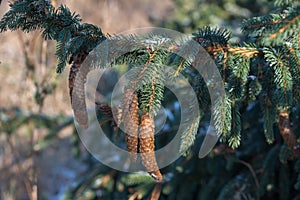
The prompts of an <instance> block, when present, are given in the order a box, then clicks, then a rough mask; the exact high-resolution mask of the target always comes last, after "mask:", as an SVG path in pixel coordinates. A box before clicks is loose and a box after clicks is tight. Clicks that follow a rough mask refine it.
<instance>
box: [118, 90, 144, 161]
mask: <svg viewBox="0 0 300 200" xmlns="http://www.w3.org/2000/svg"><path fill="white" fill-rule="evenodd" d="M122 109H123V110H122V119H123V122H124V132H125V138H126V146H127V151H128V152H129V153H130V160H131V161H132V162H136V160H137V153H138V125H139V116H138V110H139V104H138V98H137V95H136V93H135V92H134V91H133V90H132V89H130V88H125V89H124V96H123V102H122ZM117 123H119V122H117Z"/></svg>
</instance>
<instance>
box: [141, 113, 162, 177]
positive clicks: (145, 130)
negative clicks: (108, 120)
mask: <svg viewBox="0 0 300 200" xmlns="http://www.w3.org/2000/svg"><path fill="white" fill-rule="evenodd" d="M154 130H155V125H154V120H153V118H152V116H151V115H150V114H149V112H146V111H145V112H144V113H143V115H142V117H141V125H140V137H139V139H140V153H141V159H142V163H143V165H144V166H145V168H146V169H147V171H148V172H149V174H150V175H151V176H152V177H153V178H154V179H156V180H161V179H162V178H163V177H162V174H161V173H160V171H159V168H158V166H157V162H156V157H155V152H154Z"/></svg>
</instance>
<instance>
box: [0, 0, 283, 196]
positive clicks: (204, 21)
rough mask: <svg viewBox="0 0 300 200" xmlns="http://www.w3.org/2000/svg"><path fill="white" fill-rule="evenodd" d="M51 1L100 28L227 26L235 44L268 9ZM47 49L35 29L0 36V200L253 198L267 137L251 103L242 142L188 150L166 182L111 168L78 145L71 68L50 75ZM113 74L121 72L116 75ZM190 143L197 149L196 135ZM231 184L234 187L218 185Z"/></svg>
mask: <svg viewBox="0 0 300 200" xmlns="http://www.w3.org/2000/svg"><path fill="white" fill-rule="evenodd" d="M52 3H53V4H54V5H56V6H58V5H60V4H66V5H67V7H69V8H70V10H71V11H73V12H76V13H78V14H80V16H81V17H82V18H83V20H84V22H87V23H92V24H95V25H97V26H99V27H101V28H102V31H103V32H104V33H109V34H115V33H116V34H118V33H121V32H122V31H128V30H130V29H133V28H139V27H149V26H156V27H164V28H169V29H173V30H178V31H180V32H183V33H189V34H191V33H192V32H193V31H196V30H197V28H198V27H203V26H206V25H211V26H221V27H225V28H228V29H230V30H231V31H232V33H233V36H234V37H233V40H234V41H236V42H240V41H243V39H244V38H243V37H242V34H241V30H240V29H239V27H240V24H241V23H242V21H243V20H244V19H248V18H249V17H252V16H258V15H262V14H265V13H267V12H268V11H269V10H270V8H271V6H272V4H270V2H269V1H267V0H255V1H253V0H164V1H158V0H130V1H128V0H85V1H79V0H68V1H66V0H64V1H60V0H57V1H54V0H53V1H52ZM8 9H9V7H8V1H6V0H3V1H2V3H1V6H0V17H2V16H3V14H4V13H5V12H7V11H8ZM54 54H55V43H54V42H53V41H43V40H42V39H41V37H40V33H39V32H32V33H27V34H25V33H22V32H19V31H15V32H5V33H1V34H0V80H2V82H1V84H0V92H1V95H0V199H4V200H12V199H18V200H27V199H30V200H34V199H53V200H56V199H63V198H64V199H131V200H133V199H147V198H148V197H149V196H153V195H155V194H157V193H161V197H160V198H161V199H216V198H220V199H222V198H224V199H226V194H227V193H226V191H228V190H231V192H234V193H236V195H235V197H236V198H235V199H258V198H257V196H256V195H255V193H253V191H254V190H256V189H257V188H258V179H259V177H256V176H255V174H259V173H260V172H259V170H262V168H263V165H264V164H263V158H264V156H265V155H266V154H267V152H269V150H270V149H271V148H273V147H274V146H268V145H267V144H266V142H265V139H264V136H263V130H262V123H261V121H259V120H257V119H259V118H260V117H261V116H258V113H259V112H258V111H257V110H258V107H259V106H257V105H253V106H252V108H249V109H248V110H247V112H248V115H247V116H245V117H243V119H242V120H243V138H242V141H243V142H242V146H241V147H240V148H239V149H238V150H235V151H234V150H232V149H229V148H228V147H227V146H226V145H224V144H218V145H217V146H216V147H215V149H214V151H213V152H212V153H211V154H210V156H209V157H208V158H205V159H201V160H200V159H198V158H197V155H196V153H195V154H193V153H191V154H189V155H188V156H187V157H182V158H180V159H179V160H178V161H177V162H176V163H174V164H173V165H172V166H170V167H169V168H166V169H163V172H164V173H165V174H166V176H167V177H169V180H170V181H169V183H167V184H164V185H163V184H161V185H158V186H157V184H155V183H153V182H151V180H149V179H148V178H147V177H148V175H147V174H145V173H144V174H143V173H142V174H126V173H122V172H117V171H114V170H112V169H110V168H108V167H105V166H103V165H101V163H99V162H98V161H96V160H95V159H94V158H93V157H92V156H91V155H90V154H89V153H88V152H87V151H86V150H85V148H84V147H83V145H82V144H81V142H80V140H79V138H78V135H77V133H76V130H75V129H74V126H73V118H72V117H73V116H72V110H71V106H70V99H69V95H68V94H69V92H68V72H69V68H68V69H66V70H65V71H64V72H63V73H62V74H59V75H58V74H56V73H55V66H56V57H55V55H54ZM115 73H116V74H117V76H118V75H119V74H118V73H119V72H118V71H116V72H115ZM104 81H105V84H107V85H110V83H109V81H112V83H111V84H112V85H113V84H114V83H113V81H115V80H114V79H109V78H108V79H106V80H104ZM108 93H109V90H108V91H107V95H109V94H108ZM164 103H165V107H166V108H168V109H169V110H170V111H172V110H174V109H175V108H173V107H172V106H173V104H171V101H170V102H164ZM244 112H246V110H244ZM174 116H175V117H174V118H172V119H168V122H167V123H168V126H166V128H165V129H164V132H165V133H168V132H172V131H173V132H174V130H173V129H174V127H176V124H177V122H178V121H180V119H179V117H176V114H174ZM203 124H205V122H203ZM111 133H112V134H113V133H114V132H113V131H111ZM197 141H198V142H196V144H195V149H196V150H195V152H197V150H198V149H199V145H200V144H201V143H200V141H201V138H200V139H199V140H197ZM254 141H255V143H254ZM121 142H123V143H124V140H123V141H121ZM158 146H159V145H158ZM275 147H276V146H275ZM276 148H277V147H276ZM274 152H275V153H276V152H278V148H277V150H274V151H273V154H274ZM252 164H254V165H255V166H254V168H255V170H256V171H255V172H254V169H253V167H252V166H251V165H252ZM283 170H286V171H288V169H283ZM245 180H250V182H251V183H252V185H249V184H248V183H249V181H247V183H246V181H245ZM230 181H232V183H233V184H231V186H228V187H227V188H226V187H225V186H226V183H228V182H230ZM276 184H278V183H276ZM276 184H275V182H274V183H273V182H271V181H269V182H268V181H267V183H263V185H262V188H263V189H262V191H261V196H263V197H272V196H274V195H275V196H276V194H279V193H278V188H276V187H277V186H275V185H276ZM158 191H159V192H158ZM221 195H223V196H222V198H221ZM287 195H288V194H287ZM149 198H150V197H149ZM283 199H284V198H283ZM287 199H288V196H287Z"/></svg>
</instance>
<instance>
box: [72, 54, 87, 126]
mask: <svg viewBox="0 0 300 200" xmlns="http://www.w3.org/2000/svg"><path fill="white" fill-rule="evenodd" d="M87 55H88V53H86V52H84V51H82V52H78V53H76V54H75V55H73V56H72V57H71V59H70V62H72V66H71V69H70V74H69V92H70V98H71V104H72V108H73V111H74V115H75V117H76V120H77V122H78V123H79V125H80V126H82V127H83V128H87V127H88V116H87V111H86V103H85V90H84V84H85V82H86V76H87V74H88V69H86V68H85V69H82V70H80V67H81V64H82V63H83V61H84V60H85V58H86V56H87Z"/></svg>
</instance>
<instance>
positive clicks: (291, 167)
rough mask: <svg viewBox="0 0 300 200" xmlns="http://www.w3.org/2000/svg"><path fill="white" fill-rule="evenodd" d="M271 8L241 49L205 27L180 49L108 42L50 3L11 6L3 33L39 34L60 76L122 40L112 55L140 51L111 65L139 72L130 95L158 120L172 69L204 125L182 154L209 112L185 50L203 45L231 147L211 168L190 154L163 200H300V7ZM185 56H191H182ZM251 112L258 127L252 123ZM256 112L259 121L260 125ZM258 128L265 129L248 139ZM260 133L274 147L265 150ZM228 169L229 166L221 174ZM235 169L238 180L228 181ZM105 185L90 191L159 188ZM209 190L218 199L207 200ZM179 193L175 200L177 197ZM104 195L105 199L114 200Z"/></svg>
mask: <svg viewBox="0 0 300 200" xmlns="http://www.w3.org/2000/svg"><path fill="white" fill-rule="evenodd" d="M274 6H275V10H274V11H273V12H271V13H269V14H266V15H264V16H258V17H252V18H250V19H248V20H246V21H244V22H243V24H242V30H243V34H244V35H245V42H244V43H242V44H236V43H232V42H231V41H230V39H231V38H232V36H231V34H230V31H229V30H226V29H223V28H212V27H209V26H207V27H203V28H200V29H199V30H198V31H196V32H195V33H194V34H193V37H192V38H182V42H175V41H171V42H170V41H169V40H168V39H166V38H162V37H161V36H158V35H149V36H148V38H138V37H137V36H134V35H133V36H129V37H113V36H109V35H104V34H103V33H102V32H101V29H100V28H99V27H96V26H94V25H92V24H82V23H81V18H80V16H79V15H77V14H75V13H71V11H70V10H69V9H68V8H67V7H66V6H60V7H59V8H57V9H56V8H54V7H53V6H52V5H51V3H50V2H49V1H47V0H20V1H16V2H14V3H13V4H12V5H11V8H10V10H9V11H8V12H7V13H6V14H5V15H4V16H3V18H2V19H1V21H0V32H4V31H7V30H18V29H20V30H22V31H24V32H30V31H33V30H36V29H39V30H41V32H42V35H43V37H44V38H45V39H51V40H55V41H57V48H56V56H57V58H58V64H57V70H56V71H57V72H58V73H61V72H62V71H63V70H64V68H65V66H66V64H67V61H68V60H69V59H71V60H70V61H71V63H72V56H74V55H76V54H77V53H78V52H82V51H85V52H91V51H92V50H93V49H94V48H95V47H96V46H97V45H99V44H102V42H104V41H116V44H119V45H120V48H119V49H116V51H118V52H122V51H125V48H126V47H127V45H126V44H132V42H133V43H134V44H138V45H135V46H136V47H137V48H136V49H131V51H129V52H128V53H126V54H124V55H122V56H120V57H118V58H116V59H112V60H110V61H114V63H117V64H126V65H128V67H129V68H136V69H137V70H136V74H134V75H133V76H135V77H134V78H131V80H132V82H130V83H129V84H128V87H132V88H134V89H137V90H136V93H137V95H138V100H139V109H140V111H141V113H144V112H147V113H150V114H151V116H152V117H155V116H156V114H157V112H158V111H159V109H160V107H161V104H162V103H163V100H164V96H165V95H166V93H167V92H166V91H165V82H166V79H167V78H169V77H165V76H164V74H165V73H164V66H165V65H169V66H172V67H173V68H174V69H175V72H174V74H172V75H171V77H172V78H173V79H174V82H176V77H178V74H179V73H181V74H183V75H184V77H185V78H186V79H187V80H188V81H189V82H190V83H191V85H192V86H193V89H194V90H195V91H196V93H197V95H198V98H199V101H200V102H199V108H200V110H201V111H200V112H201V113H202V114H201V119H200V118H199V119H197V120H196V121H193V123H192V125H191V126H190V127H188V128H187V130H185V131H184V132H183V134H182V136H181V140H182V141H181V146H180V149H179V151H180V153H182V154H185V153H186V152H188V150H190V149H196V148H198V147H199V144H201V141H202V137H198V135H197V133H198V131H199V127H200V128H201V127H202V126H203V125H202V124H201V122H202V120H205V119H206V117H207V115H206V114H205V113H206V111H207V110H210V106H211V103H210V100H208V99H207V96H209V95H208V91H207V88H206V86H205V84H204V83H203V80H202V77H201V76H200V75H199V74H197V73H196V72H195V71H193V67H192V66H193V62H194V60H195V58H196V56H197V55H196V53H195V52H193V48H188V47H189V45H190V44H191V41H196V42H198V44H199V45H201V46H202V47H203V48H204V49H206V50H207V52H208V53H209V54H210V55H211V57H212V58H213V59H214V61H215V63H216V65H217V66H218V69H219V71H220V74H221V76H222V81H223V83H224V86H225V90H226V92H225V94H224V95H223V96H220V97H219V98H218V101H217V103H216V105H215V108H214V116H215V119H214V120H215V122H216V123H215V129H216V130H217V133H218V134H219V136H220V140H221V142H223V143H227V144H228V145H229V147H231V148H229V147H227V146H225V145H224V144H218V146H217V147H216V148H215V149H214V150H213V152H212V153H211V154H210V156H209V157H208V158H207V159H205V160H204V159H203V160H199V159H198V158H196V156H193V153H191V152H189V153H186V157H182V158H180V159H179V160H178V161H177V162H176V163H174V166H170V167H168V168H167V169H166V171H167V172H168V173H167V174H166V175H165V176H166V177H165V179H166V181H165V182H163V183H158V184H161V187H162V191H161V199H175V198H177V199H183V198H185V199H216V198H218V199H234V198H237V199H257V198H272V197H276V198H277V197H278V194H277V193H279V197H278V198H280V199H291V198H295V199H297V198H299V195H298V193H299V189H300V175H299V171H300V170H299V169H300V167H299V166H300V164H299V163H300V162H299V156H300V153H299V145H300V144H299V139H298V140H297V137H298V138H299V125H296V126H295V127H294V128H293V127H292V126H290V119H289V116H291V120H292V121H293V120H296V121H297V123H298V124H299V115H300V106H299V100H300V82H299V81H300V77H299V75H300V67H299V66H300V63H299V59H300V47H299V45H300V38H299V37H300V32H299V30H300V6H299V2H298V1H291V0H276V1H275V3H274ZM149 46H150V47H151V48H149ZM170 47H172V48H170ZM176 47H182V48H180V49H181V51H182V52H177V51H176ZM179 53H180V54H181V55H188V56H187V58H183V57H180V56H177V54H179ZM102 62H103V60H102V59H101V58H99V63H100V64H99V63H94V64H93V66H91V68H92V67H97V66H100V67H108V66H107V65H105V66H104V65H103V63H102ZM105 64H106V63H105ZM82 84H84V83H82ZM202 100H203V101H202ZM253 112H255V113H256V115H255V116H256V117H255V118H254V117H253V116H252V115H250V114H251V113H252V114H253ZM249 113H250V114H249ZM257 113H261V115H260V116H258V117H257ZM282 113H287V117H286V118H285V119H282V118H280V116H281V117H282ZM282 120H285V121H284V123H283V121H282ZM281 122H282V123H281ZM254 126H257V127H259V128H258V129H255V130H251V128H252V127H254ZM293 129H295V131H294V130H293ZM262 134H263V135H264V137H265V139H264V140H265V141H266V142H267V143H269V144H270V145H265V144H264V142H260V140H261V139H262ZM286 134H290V135H289V136H291V137H290V138H294V139H292V140H293V141H292V142H291V141H290V140H287V139H286ZM165 137H168V136H165ZM193 144H195V145H194V146H193ZM271 144H272V145H271ZM291 144H294V145H293V146H291ZM237 148H239V150H240V154H238V153H234V152H235V150H233V149H237ZM257 153H259V154H260V155H259V156H257ZM292 154H293V156H291V155H292ZM242 160H247V161H248V162H249V163H251V165H250V164H249V163H248V162H245V161H242ZM262 160H263V162H262ZM224 165H227V166H226V167H223V168H222V167H220V166H224ZM241 165H242V166H243V167H241ZM253 168H254V169H253ZM234 170H239V173H238V174H237V175H233V174H230V173H228V172H229V171H230V172H232V171H234ZM99 173H100V172H99ZM101 173H108V172H107V171H105V172H104V171H103V172H101ZM109 173H111V172H109ZM105 177H106V179H109V181H108V182H111V183H108V182H107V183H103V184H102V185H101V186H95V187H94V190H97V189H99V188H101V190H104V191H106V192H108V191H109V192H114V193H115V195H117V196H118V195H120V196H122V195H128V193H127V192H126V191H125V190H124V188H125V187H126V188H134V189H135V191H136V195H137V197H140V198H146V197H147V196H150V195H151V191H152V192H154V191H155V190H154V189H153V188H156V187H158V186H157V185H155V182H152V181H151V180H149V177H147V176H145V174H141V175H140V174H136V175H125V174H122V173H121V175H119V176H116V175H115V173H114V174H108V177H109V178H107V176H105ZM120 177H121V178H120ZM220 177H222V178H221V179H220ZM97 178H99V177H97ZM100 179H101V180H104V177H102V178H100ZM106 179H105V180H106ZM87 180H88V181H89V182H88V184H91V185H93V183H94V181H95V180H96V178H95V177H93V176H90V177H88V179H87ZM112 185H114V186H113V187H112ZM79 188H80V187H78V188H75V189H74V191H72V192H71V193H70V194H68V195H69V196H68V197H69V198H75V197H77V196H76V195H78V192H79V191H82V190H81V189H82V188H81V189H80V190H79ZM122 188H123V189H122ZM211 191H219V192H220V194H219V195H218V193H213V194H211V195H212V196H210V192H211ZM177 193H178V195H179V196H178V197H175V196H176V195H177ZM107 194H108V193H105V194H104V197H106V198H110V197H109V195H107ZM175 194H176V195H175ZM105 195H107V196H105ZM133 195H135V193H134V194H133ZM115 198H117V197H115ZM94 199H96V197H94Z"/></svg>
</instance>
